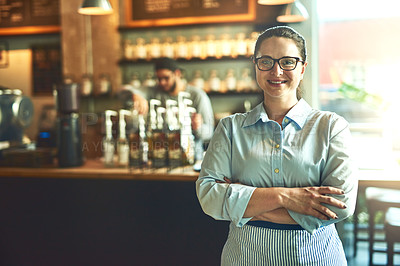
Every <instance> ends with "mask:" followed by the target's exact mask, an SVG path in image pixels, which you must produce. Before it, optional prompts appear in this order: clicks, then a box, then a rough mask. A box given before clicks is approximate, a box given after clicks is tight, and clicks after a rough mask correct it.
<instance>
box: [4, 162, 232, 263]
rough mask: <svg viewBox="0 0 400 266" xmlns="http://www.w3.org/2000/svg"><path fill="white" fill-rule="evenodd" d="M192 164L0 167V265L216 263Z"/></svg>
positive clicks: (218, 232) (213, 234)
mask: <svg viewBox="0 0 400 266" xmlns="http://www.w3.org/2000/svg"><path fill="white" fill-rule="evenodd" d="M197 175H198V173H196V172H194V171H193V170H192V169H191V167H187V168H179V169H173V170H172V171H167V170H166V169H159V170H146V171H139V170H135V171H130V170H128V169H118V168H104V167H103V166H102V164H101V163H100V162H99V161H89V162H87V163H85V165H84V166H82V167H76V168H64V169H59V168H44V169H39V168H7V167H1V168H0V195H1V200H0V213H1V215H0V239H1V241H0V265H75V266H80V265H82V266H83V265H84V266H86V265H119V266H124V265H174V266H175V265H177V266H179V265H185V266H186V265H219V264H220V255H221V252H222V248H223V245H224V242H225V239H226V236H227V234H228V224H229V223H228V222H225V221H215V220H214V219H212V218H211V217H209V216H207V215H206V214H204V212H203V211H202V209H201V207H200V204H199V202H198V200H197V197H196V190H195V183H194V181H195V180H196V178H197Z"/></svg>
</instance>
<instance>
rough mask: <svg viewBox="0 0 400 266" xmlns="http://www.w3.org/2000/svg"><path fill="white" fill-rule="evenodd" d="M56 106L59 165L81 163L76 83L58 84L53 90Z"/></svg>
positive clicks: (66, 165) (78, 90)
mask: <svg viewBox="0 0 400 266" xmlns="http://www.w3.org/2000/svg"><path fill="white" fill-rule="evenodd" d="M54 94H55V98H56V106H57V149H58V151H57V153H58V165H59V167H74V166H81V165H82V164H83V157H82V135H81V123H80V118H79V113H78V112H79V96H80V89H79V85H78V84H76V83H69V84H61V85H58V86H57V88H56V90H55V91H54Z"/></svg>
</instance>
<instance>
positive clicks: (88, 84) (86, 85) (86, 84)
mask: <svg viewBox="0 0 400 266" xmlns="http://www.w3.org/2000/svg"><path fill="white" fill-rule="evenodd" d="M92 94H93V78H92V75H90V74H84V75H83V76H82V82H81V95H82V96H84V97H87V96H90V95H92Z"/></svg>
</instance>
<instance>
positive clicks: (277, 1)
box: [257, 0, 294, 5]
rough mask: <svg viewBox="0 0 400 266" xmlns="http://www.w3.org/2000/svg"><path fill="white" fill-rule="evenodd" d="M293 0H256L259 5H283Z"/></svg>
mask: <svg viewBox="0 0 400 266" xmlns="http://www.w3.org/2000/svg"><path fill="white" fill-rule="evenodd" d="M293 2H294V0H258V1H257V3H258V4H260V5H285V4H290V3H293Z"/></svg>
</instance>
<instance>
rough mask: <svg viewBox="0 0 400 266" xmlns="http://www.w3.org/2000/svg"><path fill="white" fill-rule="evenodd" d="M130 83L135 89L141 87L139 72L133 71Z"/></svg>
mask: <svg viewBox="0 0 400 266" xmlns="http://www.w3.org/2000/svg"><path fill="white" fill-rule="evenodd" d="M129 84H130V85H131V86H132V87H133V88H135V89H139V88H140V87H141V85H142V82H141V81H140V79H139V72H133V74H132V76H131V80H130V81H129Z"/></svg>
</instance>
